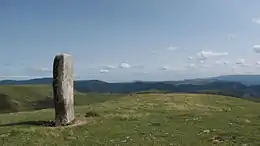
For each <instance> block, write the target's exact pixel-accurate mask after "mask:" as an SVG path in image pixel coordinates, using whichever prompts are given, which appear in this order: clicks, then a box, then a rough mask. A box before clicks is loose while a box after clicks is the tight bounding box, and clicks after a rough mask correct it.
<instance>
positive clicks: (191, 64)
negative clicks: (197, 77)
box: [188, 63, 196, 68]
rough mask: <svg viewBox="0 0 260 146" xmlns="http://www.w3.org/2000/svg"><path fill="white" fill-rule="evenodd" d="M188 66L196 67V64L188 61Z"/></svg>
mask: <svg viewBox="0 0 260 146" xmlns="http://www.w3.org/2000/svg"><path fill="white" fill-rule="evenodd" d="M188 68H196V65H195V64H194V63H190V64H189V65H188Z"/></svg>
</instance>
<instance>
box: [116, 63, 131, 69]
mask: <svg viewBox="0 0 260 146" xmlns="http://www.w3.org/2000/svg"><path fill="white" fill-rule="evenodd" d="M119 66H120V68H131V65H130V64H128V63H121V64H120V65H119Z"/></svg>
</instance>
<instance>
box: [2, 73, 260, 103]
mask: <svg viewBox="0 0 260 146" xmlns="http://www.w3.org/2000/svg"><path fill="white" fill-rule="evenodd" d="M258 78H259V83H258ZM32 84H48V85H51V84H52V78H40V79H31V80H23V81H15V80H4V81H0V85H32ZM257 84H258V85H257ZM74 87H75V89H76V90H77V91H79V92H85V93H88V92H97V93H138V92H144V91H148V90H149V91H163V92H182V93H210V94H221V95H229V96H235V97H241V98H244V97H260V76H257V75H229V76H219V77H213V78H205V79H191V80H183V81H157V82H155V81H154V82H144V81H136V82H129V83H107V82H104V81H99V80H79V81H75V83H74Z"/></svg>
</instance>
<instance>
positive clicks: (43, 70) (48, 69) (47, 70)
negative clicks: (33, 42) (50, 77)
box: [39, 67, 52, 72]
mask: <svg viewBox="0 0 260 146" xmlns="http://www.w3.org/2000/svg"><path fill="white" fill-rule="evenodd" d="M39 70H40V71H42V72H52V69H50V68H45V67H42V68H39Z"/></svg>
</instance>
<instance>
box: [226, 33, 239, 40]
mask: <svg viewBox="0 0 260 146" xmlns="http://www.w3.org/2000/svg"><path fill="white" fill-rule="evenodd" d="M236 37H237V35H236V34H231V33H230V34H228V39H229V40H231V39H235V38H236Z"/></svg>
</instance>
